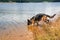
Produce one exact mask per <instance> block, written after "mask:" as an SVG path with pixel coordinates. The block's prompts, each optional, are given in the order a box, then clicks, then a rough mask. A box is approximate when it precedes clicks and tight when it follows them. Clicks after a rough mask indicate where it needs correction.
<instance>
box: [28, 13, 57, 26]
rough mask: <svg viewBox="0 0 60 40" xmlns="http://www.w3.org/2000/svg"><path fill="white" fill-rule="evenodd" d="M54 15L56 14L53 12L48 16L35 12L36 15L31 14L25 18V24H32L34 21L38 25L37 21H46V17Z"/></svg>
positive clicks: (47, 20)
mask: <svg viewBox="0 0 60 40" xmlns="http://www.w3.org/2000/svg"><path fill="white" fill-rule="evenodd" d="M55 15H56V14H54V15H53V16H49V15H47V14H41V13H40V14H37V15H35V16H33V17H32V18H30V19H27V25H31V24H32V25H34V24H35V23H36V24H37V25H39V24H38V22H39V21H41V20H42V21H44V22H46V23H48V22H49V19H47V18H53V17H54V16H55Z"/></svg>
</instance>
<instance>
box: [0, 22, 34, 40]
mask: <svg viewBox="0 0 60 40" xmlns="http://www.w3.org/2000/svg"><path fill="white" fill-rule="evenodd" d="M0 25H1V24H0ZM0 40H33V37H32V33H29V31H28V29H27V26H26V24H25V23H19V24H18V23H16V24H14V23H7V24H2V25H1V26H0Z"/></svg>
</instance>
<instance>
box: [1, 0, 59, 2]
mask: <svg viewBox="0 0 60 40" xmlns="http://www.w3.org/2000/svg"><path fill="white" fill-rule="evenodd" d="M44 1H46V2H60V0H0V2H44Z"/></svg>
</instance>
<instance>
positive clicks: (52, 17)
mask: <svg viewBox="0 0 60 40" xmlns="http://www.w3.org/2000/svg"><path fill="white" fill-rule="evenodd" d="M55 15H56V14H54V15H53V16H49V15H46V16H47V17H49V18H53V17H54V16H55Z"/></svg>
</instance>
